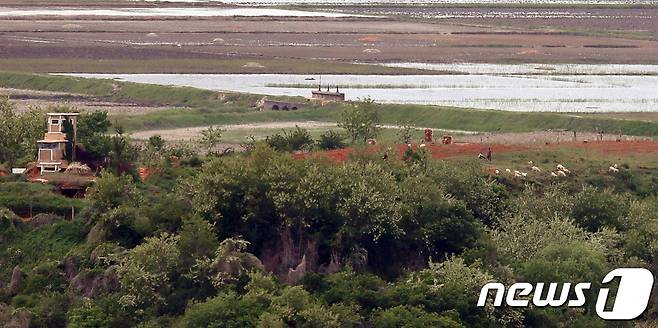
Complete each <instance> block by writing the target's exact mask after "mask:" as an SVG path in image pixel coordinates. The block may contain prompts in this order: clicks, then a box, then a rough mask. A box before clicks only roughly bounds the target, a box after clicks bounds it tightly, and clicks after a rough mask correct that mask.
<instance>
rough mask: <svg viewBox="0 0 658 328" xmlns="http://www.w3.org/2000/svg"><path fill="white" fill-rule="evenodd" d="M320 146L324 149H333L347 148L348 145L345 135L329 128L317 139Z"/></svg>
mask: <svg viewBox="0 0 658 328" xmlns="http://www.w3.org/2000/svg"><path fill="white" fill-rule="evenodd" d="M317 145H318V148H320V149H322V150H332V149H341V148H345V147H346V146H347V145H346V144H345V143H344V142H343V136H342V135H341V134H340V133H339V132H336V131H334V130H329V131H327V132H325V133H323V134H321V135H320V139H318V141H317Z"/></svg>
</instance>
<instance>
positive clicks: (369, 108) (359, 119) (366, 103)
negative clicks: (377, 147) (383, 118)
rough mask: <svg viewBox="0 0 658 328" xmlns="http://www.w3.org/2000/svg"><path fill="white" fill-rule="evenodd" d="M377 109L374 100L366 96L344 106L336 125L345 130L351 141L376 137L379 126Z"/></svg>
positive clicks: (363, 140)
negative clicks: (353, 103) (350, 104)
mask: <svg viewBox="0 0 658 328" xmlns="http://www.w3.org/2000/svg"><path fill="white" fill-rule="evenodd" d="M379 123H380V115H379V110H378V108H377V107H376V106H375V102H374V100H372V99H370V98H366V99H363V100H361V101H360V102H359V103H357V104H355V105H354V106H352V107H348V108H346V109H345V110H344V111H343V112H342V113H341V116H340V120H339V121H338V126H339V127H341V128H343V129H345V130H347V133H348V134H349V136H350V137H351V138H352V142H355V141H359V142H364V143H365V142H366V140H368V139H370V138H375V137H377V135H378V133H379V130H380V127H379Z"/></svg>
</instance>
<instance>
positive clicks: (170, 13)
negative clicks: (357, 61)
mask: <svg viewBox="0 0 658 328" xmlns="http://www.w3.org/2000/svg"><path fill="white" fill-rule="evenodd" d="M31 16H104V17H226V16H228V17H231V16H251V17H255V16H276V17H352V16H356V15H350V14H340V13H329V12H314V11H301V10H284V9H270V8H211V7H209V8H95V9H89V8H47V9H41V8H37V7H34V8H29V7H28V8H23V7H21V8H3V7H0V17H31Z"/></svg>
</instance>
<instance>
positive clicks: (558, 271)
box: [521, 241, 609, 322]
mask: <svg viewBox="0 0 658 328" xmlns="http://www.w3.org/2000/svg"><path fill="white" fill-rule="evenodd" d="M608 270H609V265H608V263H607V261H606V259H605V256H604V254H603V253H602V252H601V251H599V250H596V249H593V248H592V247H591V246H590V245H589V244H587V243H586V242H582V241H578V242H570V243H561V244H550V245H548V246H546V247H545V248H544V249H542V250H541V251H540V252H539V253H537V256H535V257H533V258H531V259H530V260H528V262H526V263H525V265H524V267H523V268H522V269H521V274H522V276H523V277H524V279H525V281H528V282H530V283H537V282H557V283H565V282H570V283H572V284H576V283H578V282H591V283H592V285H591V289H589V290H587V291H586V292H585V294H586V299H587V300H588V302H587V303H586V304H585V306H586V307H587V308H588V310H589V311H592V312H593V311H594V305H595V302H594V301H593V300H592V299H594V295H595V294H594V292H593V291H598V290H599V288H600V286H601V284H600V281H601V280H602V279H603V277H604V276H605V274H606V273H607V272H608ZM550 311H552V312H553V311H555V309H550ZM555 312H558V313H560V312H561V311H555ZM568 316H569V315H568V314H566V313H562V318H560V317H558V319H559V321H560V322H565V321H568V319H567V318H568ZM565 317H566V318H565Z"/></svg>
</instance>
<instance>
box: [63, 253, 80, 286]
mask: <svg viewBox="0 0 658 328" xmlns="http://www.w3.org/2000/svg"><path fill="white" fill-rule="evenodd" d="M79 265H80V259H79V258H77V257H75V256H69V257H67V258H65V259H64V277H65V278H66V280H67V281H71V279H73V277H75V275H76V274H78V268H79Z"/></svg>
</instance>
